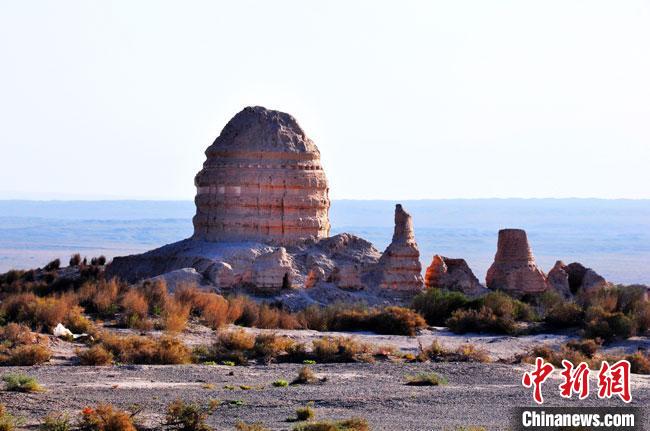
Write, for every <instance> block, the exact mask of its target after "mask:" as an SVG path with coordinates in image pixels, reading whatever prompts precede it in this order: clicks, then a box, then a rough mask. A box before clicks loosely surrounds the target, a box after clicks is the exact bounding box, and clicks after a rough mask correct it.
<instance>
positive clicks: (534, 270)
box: [485, 229, 549, 294]
mask: <svg viewBox="0 0 650 431" xmlns="http://www.w3.org/2000/svg"><path fill="white" fill-rule="evenodd" d="M485 282H486V284H487V287H488V288H489V289H493V290H503V291H506V292H510V293H515V294H526V293H541V292H544V291H545V290H547V289H548V288H549V284H548V281H547V279H546V274H544V272H543V271H542V270H541V269H540V268H539V267H538V266H537V263H536V262H535V257H534V256H533V252H532V250H531V248H530V245H528V237H527V236H526V231H525V230H522V229H502V230H500V231H499V239H498V242H497V252H496V255H495V256H494V263H493V264H492V266H490V268H489V269H488V272H487V276H486V278H485Z"/></svg>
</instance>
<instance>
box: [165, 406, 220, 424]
mask: <svg viewBox="0 0 650 431" xmlns="http://www.w3.org/2000/svg"><path fill="white" fill-rule="evenodd" d="M215 409H216V404H213V403H211V404H208V405H207V406H200V405H198V404H193V403H186V402H184V401H182V400H180V399H179V400H176V401H174V402H172V403H171V404H169V405H168V406H167V411H166V412H165V422H164V424H163V428H164V429H168V430H178V431H212V428H210V426H209V425H208V424H207V423H206V420H207V419H208V416H210V415H211V414H212V413H214V411H215Z"/></svg>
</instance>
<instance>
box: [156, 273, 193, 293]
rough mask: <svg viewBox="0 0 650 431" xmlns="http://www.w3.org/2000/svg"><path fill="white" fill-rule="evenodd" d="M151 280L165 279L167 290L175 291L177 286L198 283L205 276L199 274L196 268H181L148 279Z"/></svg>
mask: <svg viewBox="0 0 650 431" xmlns="http://www.w3.org/2000/svg"><path fill="white" fill-rule="evenodd" d="M148 280H149V281H158V280H160V281H164V282H165V284H166V286H167V290H168V291H169V292H174V291H175V290H176V288H177V287H179V286H181V285H188V286H191V285H198V284H201V282H202V281H203V276H202V275H201V274H199V273H198V272H197V271H196V269H194V268H181V269H176V270H174V271H170V272H167V273H165V274H162V275H158V276H156V277H152V278H149V279H148Z"/></svg>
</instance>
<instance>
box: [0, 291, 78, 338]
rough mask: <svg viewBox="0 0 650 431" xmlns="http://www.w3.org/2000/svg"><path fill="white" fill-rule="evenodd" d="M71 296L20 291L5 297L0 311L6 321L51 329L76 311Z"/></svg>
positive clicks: (46, 329)
mask: <svg viewBox="0 0 650 431" xmlns="http://www.w3.org/2000/svg"><path fill="white" fill-rule="evenodd" d="M74 305H75V304H74V302H73V298H72V297H71V296H61V297H45V298H41V297H38V296H36V295H34V294H33V293H20V294H18V295H11V296H9V297H7V298H6V299H5V300H4V301H3V303H2V306H1V307H0V312H2V313H3V314H4V316H5V320H6V321H8V322H17V323H25V324H27V325H30V326H31V327H32V328H35V329H40V328H42V329H44V330H45V331H48V332H49V331H51V330H52V329H53V328H54V327H55V326H56V325H57V324H59V323H63V322H64V321H65V319H66V317H67V316H68V315H69V314H70V313H74V312H77V313H78V311H79V310H78V309H75V308H74Z"/></svg>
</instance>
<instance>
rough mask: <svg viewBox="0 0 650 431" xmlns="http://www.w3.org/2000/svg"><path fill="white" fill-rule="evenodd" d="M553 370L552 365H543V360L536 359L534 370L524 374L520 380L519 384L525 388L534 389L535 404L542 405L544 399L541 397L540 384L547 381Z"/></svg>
mask: <svg viewBox="0 0 650 431" xmlns="http://www.w3.org/2000/svg"><path fill="white" fill-rule="evenodd" d="M553 370H555V367H554V366H553V365H551V364H549V363H548V362H547V363H544V359H542V358H536V359H535V370H534V371H532V372H526V373H524V376H523V377H522V379H521V383H522V384H523V385H524V386H525V387H527V388H530V387H531V386H534V387H535V389H533V399H534V400H535V402H536V403H537V404H542V403H543V402H544V397H543V396H542V383H544V382H545V381H546V379H548V377H549V376H550V375H551V373H552V372H553Z"/></svg>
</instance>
